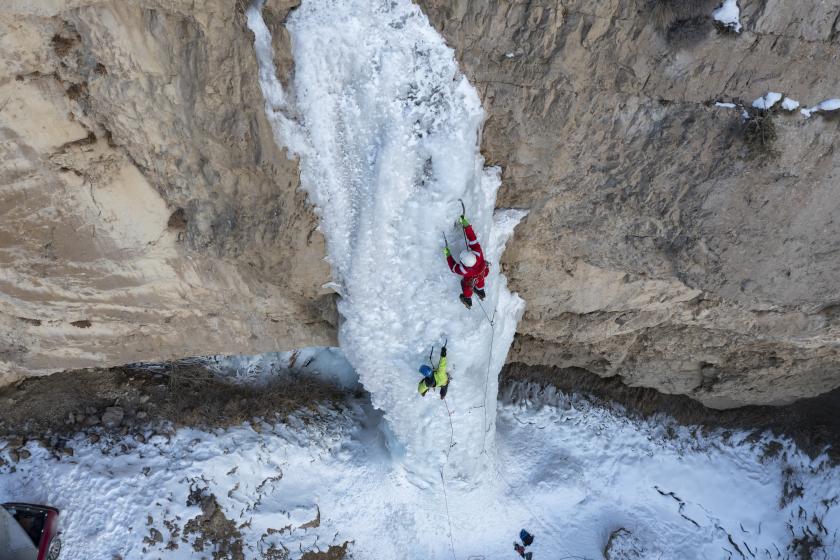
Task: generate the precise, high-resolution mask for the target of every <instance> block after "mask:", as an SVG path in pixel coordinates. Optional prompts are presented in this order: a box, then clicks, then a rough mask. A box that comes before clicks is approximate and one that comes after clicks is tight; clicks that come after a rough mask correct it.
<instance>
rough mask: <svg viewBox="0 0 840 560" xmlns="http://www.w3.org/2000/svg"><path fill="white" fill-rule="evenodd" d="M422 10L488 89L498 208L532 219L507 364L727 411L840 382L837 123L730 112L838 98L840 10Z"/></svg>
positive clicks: (572, 6)
mask: <svg viewBox="0 0 840 560" xmlns="http://www.w3.org/2000/svg"><path fill="white" fill-rule="evenodd" d="M418 3H419V4H420V5H421V6H422V7H423V9H424V10H425V11H426V13H427V14H428V15H429V17H430V19H431V20H432V22H433V24H434V25H436V27H437V28H438V29H439V30H440V31H441V32H442V33H443V34H444V35H445V37H446V39H447V41H448V42H449V43H450V44H451V45H452V46H453V47H454V48H455V49H456V51H457V56H458V57H459V59H460V60H461V63H462V66H463V68H464V71H465V72H466V73H467V74H468V76H469V77H470V78H471V80H472V82H473V83H474V84H475V85H476V86H477V87H478V88H479V91H480V92H481V93H482V95H483V99H484V103H485V107H486V109H487V111H488V114H489V118H488V121H487V124H486V127H485V132H484V138H483V149H484V152H485V154H486V156H487V158H488V160H489V161H491V162H495V163H498V164H499V165H501V166H502V167H503V169H504V174H503V180H504V187H503V191H502V194H501V198H500V201H499V204H500V205H501V206H509V207H521V208H527V209H529V210H530V214H529V216H528V218H527V220H526V221H525V222H524V223H523V224H522V225H520V226H519V227H518V228H517V234H516V238H515V240H514V241H512V242H511V243H510V244H509V245H508V250H507V251H506V253H505V257H504V262H503V266H504V268H505V271H506V273H507V275H508V277H509V279H510V283H511V287H512V288H513V289H515V290H518V291H519V292H520V294H521V295H522V296H523V297H524V299H525V300H526V302H527V305H528V307H527V311H526V314H525V317H524V320H523V321H522V323H521V324H520V328H519V334H518V337H517V341H516V343H515V347H514V350H513V352H512V354H511V356H510V357H509V359H510V361H513V362H521V363H524V364H530V365H534V366H551V367H555V368H558V371H557V374H558V375H562V374H563V368H573V367H574V368H584V369H586V370H588V371H591V372H593V373H596V374H598V375H601V376H611V375H615V374H618V375H621V376H622V378H623V379H624V380H625V381H626V382H627V383H629V384H631V385H641V386H647V387H654V388H657V389H659V390H661V391H664V392H668V393H682V394H687V395H690V396H692V397H693V398H695V399H698V400H700V401H701V402H703V403H705V404H707V405H710V406H713V407H729V406H735V405H740V404H747V403H750V404H780V403H785V402H789V401H791V400H793V399H795V398H798V397H803V396H811V395H816V394H819V393H821V392H824V391H826V390H828V389H830V388H833V387H836V386H837V385H838V384H840V368H839V367H838V365H840V354H838V348H839V347H838V335H840V312H838V310H840V304H839V303H838V302H840V264H838V260H837V256H838V252H839V251H840V220H838V219H837V218H836V216H837V215H838V214H837V212H838V210H840V192H838V183H837V176H838V171H840V160H839V159H838V156H837V154H835V149H834V143H835V142H836V140H837V138H838V136H837V120H836V119H833V118H832V117H831V115H830V114H826V113H821V114H819V115H815V116H812V117H811V118H810V119H805V118H804V117H803V116H802V115H800V114H799V112H798V111H797V112H793V113H787V112H785V111H781V110H778V107H777V108H774V109H773V110H772V111H770V113H769V114H768V115H760V114H756V115H755V119H753V123H752V125H751V126H754V125H756V124H761V125H762V126H760V127H759V135H764V136H763V137H764V138H766V139H767V140H768V142H766V143H763V142H761V141H760V139H759V142H756V141H755V140H756V134H755V133H754V132H755V130H754V129H751V130H745V128H746V126H745V123H743V121H742V118H741V111H740V110H738V109H735V110H733V109H727V108H721V107H716V106H715V105H714V102H715V101H736V102H737V101H738V100H744V102H745V104H746V106H747V107H749V106H750V104H751V102H752V100H753V99H756V98H758V97H761V96H763V95H764V94H765V93H767V92H768V91H776V92H783V93H785V94H787V95H789V96H790V97H791V98H794V99H797V100H799V101H801V102H802V103H803V106H804V105H815V104H816V103H818V102H820V101H822V100H825V99H828V98H833V97H840V72H838V69H840V68H838V62H837V60H838V59H837V55H836V53H837V48H838V42H837V38H838V35H837V33H838V27H837V19H838V16H840V2H837V1H831V2H823V1H818V0H808V1H805V2H794V3H791V2H782V1H781V0H755V1H751V0H740V1H739V5H740V8H741V23H742V25H743V28H744V29H743V32H742V33H740V34H734V33H728V32H725V31H724V30H722V29H719V28H716V26H715V25H714V21H713V18H712V12H713V11H714V10H715V8H717V7H718V5H719V3H718V2H716V1H705V0H701V1H697V2H687V1H682V0H670V1H669V0H635V1H634V0H629V1H628V0H605V1H603V2H589V1H583V0H561V1H547V0H545V1H541V0H536V1H528V2H525V1H512V2H511V1H497V0H480V1H472V0H418ZM763 117H766V118H767V120H766V121H762V122H761V123H759V122H758V121H759V120H761V119H762V118H763ZM774 135H775V136H776V137H777V138H776V141H775V143H772V142H770V140H771V139H772V138H773V136H774Z"/></svg>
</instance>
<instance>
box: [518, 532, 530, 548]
mask: <svg viewBox="0 0 840 560" xmlns="http://www.w3.org/2000/svg"><path fill="white" fill-rule="evenodd" d="M519 539H520V540H521V541H522V544H524V545H525V546H529V545H530V544H531V543H532V542H534V535H532V534H531V533H529V532H528V531H526V530H525V529H522V530H521V531H519Z"/></svg>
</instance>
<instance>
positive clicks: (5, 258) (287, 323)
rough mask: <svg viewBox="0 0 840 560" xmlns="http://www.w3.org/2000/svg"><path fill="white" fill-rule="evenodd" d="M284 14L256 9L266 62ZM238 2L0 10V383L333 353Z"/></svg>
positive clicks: (304, 226) (305, 212)
mask: <svg viewBox="0 0 840 560" xmlns="http://www.w3.org/2000/svg"><path fill="white" fill-rule="evenodd" d="M293 4H294V3H290V2H288V1H285V2H278V1H274V2H272V3H270V6H269V7H268V8H267V10H268V14H269V16H270V17H269V23H270V24H271V25H272V26H273V27H274V28H275V29H276V34H275V36H276V40H277V41H278V45H279V49H278V50H279V51H281V52H283V51H284V52H286V59H283V58H282V57H281V58H280V59H279V60H278V62H279V64H280V67H281V68H288V66H289V64H290V58H289V57H288V52H289V48H288V37H287V36H286V35H285V33H284V31H283V30H282V28H281V22H282V20H283V18H284V17H285V14H286V13H287V12H288V10H289V8H290V7H291V6H292V5H293ZM243 6H244V4H243V3H242V2H236V1H224V0H209V1H207V2H200V3H194V2H189V1H186V0H183V1H182V0H138V1H132V2H123V1H117V0H113V1H95V0H53V1H50V2H28V1H23V0H21V1H18V0H11V1H7V2H4V3H3V6H2V7H0V215H1V216H2V219H0V384H3V383H5V382H9V381H13V380H15V379H17V378H19V377H21V376H27V375H33V374H43V373H50V372H53V371H58V370H67V369H73V368H80V367H89V366H103V365H104V366H107V365H117V364H124V363H131V362H137V361H141V360H168V359H172V358H177V357H183V356H193V355H205V354H210V353H245V354H248V353H258V352H263V351H276V350H278V349H291V348H295V347H300V346H313V345H314V346H318V345H332V344H335V327H334V324H335V306H334V302H333V300H332V296H331V295H329V294H328V293H326V292H325V291H324V290H322V289H321V288H320V286H321V285H323V284H324V283H325V282H326V281H328V280H329V268H328V266H327V264H326V263H325V262H323V260H322V259H323V256H324V245H323V240H322V238H321V237H320V234H318V233H317V232H316V231H315V228H316V226H317V219H316V218H315V216H314V214H313V213H312V212H311V210H310V208H308V206H307V205H306V203H305V199H304V195H303V193H302V192H300V191H299V190H298V170H297V164H296V162H294V161H291V160H288V159H287V158H286V154H285V153H283V152H282V151H281V150H280V149H279V148H278V147H277V146H276V145H275V143H274V141H273V139H272V135H271V131H270V127H269V125H268V123H267V121H266V120H265V116H264V111H263V103H264V102H263V98H262V94H261V93H260V91H259V86H258V84H257V79H256V75H257V67H256V60H255V57H254V52H253V45H252V41H253V38H252V36H251V34H250V32H249V31H248V29H247V27H246V25H245V17H244V14H243V13H242V10H243Z"/></svg>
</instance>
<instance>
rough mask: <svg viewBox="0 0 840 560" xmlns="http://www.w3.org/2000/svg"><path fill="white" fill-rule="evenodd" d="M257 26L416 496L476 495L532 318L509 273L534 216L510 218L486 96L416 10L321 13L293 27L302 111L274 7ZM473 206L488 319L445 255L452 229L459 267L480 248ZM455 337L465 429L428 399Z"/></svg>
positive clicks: (351, 350)
mask: <svg viewBox="0 0 840 560" xmlns="http://www.w3.org/2000/svg"><path fill="white" fill-rule="evenodd" d="M248 21H249V26H250V27H251V29H252V31H253V32H254V34H255V37H256V39H255V44H256V46H257V49H256V50H257V55H258V57H259V58H260V68H261V71H260V85H261V87H262V89H263V92H264V95H265V98H266V112H267V114H268V116H269V118H270V120H271V122H272V125H273V127H274V132H275V137H276V139H277V140H278V142H279V143H280V144H282V145H284V146H286V147H288V148H289V149H290V150H291V151H293V152H294V153H295V154H296V155H297V156H299V157H300V161H301V183H302V185H303V188H304V189H305V190H306V191H307V193H308V194H309V197H310V200H311V201H312V202H313V203H314V204H315V206H316V208H317V212H318V214H319V216H320V218H321V226H320V228H321V231H322V232H323V233H324V235H325V237H326V240H327V250H328V254H329V256H328V260H329V262H330V264H331V266H332V272H333V281H334V284H335V286H336V291H338V292H339V294H340V295H341V299H340V301H339V303H338V309H339V312H340V313H341V316H342V324H341V327H340V334H339V340H340V344H341V347H342V350H343V351H344V352H345V354H346V356H347V358H348V360H349V361H350V363H351V364H352V365H353V367H354V368H355V369H356V370H357V371H358V373H359V376H360V380H361V381H362V383H363V384H364V386H365V388H366V389H368V390H369V391H370V392H371V394H372V399H373V404H374V406H376V407H377V408H379V409H381V410H383V411H384V412H385V417H386V419H387V421H388V424H389V426H390V428H391V430H392V431H393V434H394V435H395V439H394V440H393V441H392V442H391V451H392V453H393V454H394V456H395V457H396V458H398V459H402V463H403V464H404V465H405V467H406V470H407V471H408V472H409V473H410V474H411V479H412V481H414V482H415V483H419V484H421V485H426V484H434V483H437V482H439V476H440V475H439V472H440V470H441V468H442V467H444V465H446V469H447V476H448V477H451V478H453V479H459V480H462V481H464V482H468V484H475V483H477V482H478V477H479V475H480V473H482V472H486V469H485V468H484V467H486V465H487V464H488V460H489V459H490V458H492V455H493V446H494V432H495V417H496V395H497V392H498V373H499V371H500V370H501V367H502V365H503V363H504V359H505V356H506V354H507V350H508V348H509V346H510V344H511V342H512V340H513V334H514V331H515V327H516V322H517V321H518V319H519V317H520V316H521V313H522V310H523V307H524V303H523V302H522V300H521V299H520V298H518V297H517V296H515V295H513V294H511V293H510V292H508V290H507V288H506V282H505V279H504V277H503V276H502V275H501V274H499V266H498V260H499V256H500V255H501V253H502V250H503V248H504V243H505V241H506V240H507V238H508V237H509V236H510V235H511V234H512V232H513V227H514V226H515V224H516V223H517V222H518V220H519V219H521V218H522V216H523V215H524V213H523V212H518V211H502V212H499V213H497V215H496V216H494V207H495V198H496V192H497V190H498V188H499V186H500V180H499V170H498V169H497V168H485V167H484V160H483V158H482V157H481V155H480V153H479V149H478V145H479V135H480V129H481V125H482V122H483V120H484V117H485V115H484V111H483V109H482V107H481V103H480V100H479V98H478V95H477V93H476V91H475V89H474V88H473V87H472V86H471V85H470V84H469V82H468V81H467V79H466V78H465V77H464V76H463V75H462V74H461V73H460V72H459V70H458V65H457V62H456V61H455V58H454V55H453V51H452V50H451V49H450V48H448V47H447V46H446V45H445V43H444V41H443V39H442V38H441V37H440V36H439V35H438V33H437V32H436V31H435V30H434V29H433V28H432V27H431V25H430V24H429V22H428V20H427V18H426V16H425V15H424V14H423V13H422V12H421V11H420V9H419V8H418V7H417V6H415V5H413V4H412V3H411V2H410V1H409V0H395V1H388V2H383V1H373V2H371V1H370V0H345V1H341V2H339V1H336V0H305V1H304V2H303V3H302V4H301V6H300V7H299V8H298V9H297V10H296V11H295V12H294V13H293V14H292V15H291V16H290V18H289V21H288V23H287V27H288V29H289V31H290V34H291V37H292V46H293V53H294V58H295V76H294V82H293V85H292V88H293V92H292V95H293V96H294V99H295V102H294V107H291V106H290V104H288V101H287V97H286V95H285V94H284V93H282V88H281V86H280V84H279V82H278V81H277V79H276V78H275V76H274V70H273V63H272V61H271V58H270V57H271V52H270V49H268V50H266V49H264V48H260V45H265V44H268V45H270V36H268V30H267V28H266V27H265V24H264V23H262V18H261V15H260V9H259V7H254V8H252V9H250V10H249V12H248ZM263 69H266V71H263ZM278 90H280V91H278ZM293 111H294V112H293ZM292 117H293V118H294V121H297V123H299V124H295V123H294V121H293V120H292ZM459 198H461V199H463V200H464V203H465V204H466V207H467V214H468V217H469V218H470V220H471V222H472V223H473V225H474V227H475V229H476V232H477V234H478V236H479V240H480V241H481V242H482V245H483V247H484V249H485V253H486V255H487V257H488V260H489V262H490V263H491V268H490V276H489V277H488V294H487V300H486V301H485V302H483V305H484V310H482V309H481V308H480V307H479V305H477V304H478V300H477V298H475V299H476V302H475V303H476V304H475V305H474V306H473V309H472V310H466V309H465V308H463V307H462V306H461V304H460V303H459V302H458V300H457V296H458V293H459V290H460V288H459V284H458V282H459V280H458V277H456V276H455V275H453V274H452V273H451V272H450V271H449V269H448V268H447V266H446V263H445V260H444V257H443V254H442V248H443V236H442V232H443V233H445V234H446V236H447V238H448V240H449V243H450V245H452V251H453V253H454V254H457V253H458V251H459V250H460V249H461V248H463V245H464V241H463V237H462V234H461V231H460V228H459V227H455V226H454V219H455V218H456V216H457V215H458V214H460V206H459V204H458V199H459ZM485 313H486V315H485ZM494 318H495V321H494V324H493V325H491V324H490V319H494ZM444 340H448V341H449V366H450V372H451V373H452V381H451V385H450V390H449V394H448V395H447V404H448V410H449V411H451V416H450V415H448V414H449V413H448V412H447V408H446V407H445V406H444V403H442V402H440V400H439V399H438V398H437V396H436V395H434V394H429V395H427V396H426V397H425V398H421V397H420V396H419V394H418V392H417V384H418V382H419V381H420V375H419V373H417V369H418V367H419V366H420V365H421V364H423V363H425V362H427V360H428V356H429V351H430V349H431V348H432V346H434V347H435V355H434V356H433V358H434V359H435V361H436V360H437V350H438V349H439V348H440V346H441V344H442V343H443V341H444ZM491 342H492V348H491V347H490V346H491ZM488 355H489V360H488ZM450 418H451V421H452V428H451V429H450ZM450 436H451V439H452V442H451V445H450Z"/></svg>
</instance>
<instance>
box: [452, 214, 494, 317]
mask: <svg viewBox="0 0 840 560" xmlns="http://www.w3.org/2000/svg"><path fill="white" fill-rule="evenodd" d="M460 222H461V226H462V227H463V228H464V234H465V235H466V236H467V249H465V250H463V251H461V254H460V255H458V259H459V260H460V261H461V262H455V259H453V258H452V253H451V252H450V251H449V247H445V248H444V249H443V254H444V255H445V256H446V262H447V263H448V264H449V269H450V270H451V271H452V272H454V273H455V274H460V275H461V276H463V277H464V278H463V279H462V280H461V290H462V291H463V293H462V294H461V295H460V296H459V298H460V300H461V303H463V304H464V305H465V306H466V307H467V309H470V308H471V307H472V295H473V292H475V294H476V295H477V296H478V297H479V299H484V297H485V293H484V277H485V276H487V273H488V272H489V267H488V265H487V261H485V260H484V251H482V250H481V245H479V243H478V239H477V238H476V236H475V232H474V231H473V228H472V226H471V225H470V223H469V222H468V221H467V219H466V218H465V217H464V215H463V214H462V215H461V218H460Z"/></svg>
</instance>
